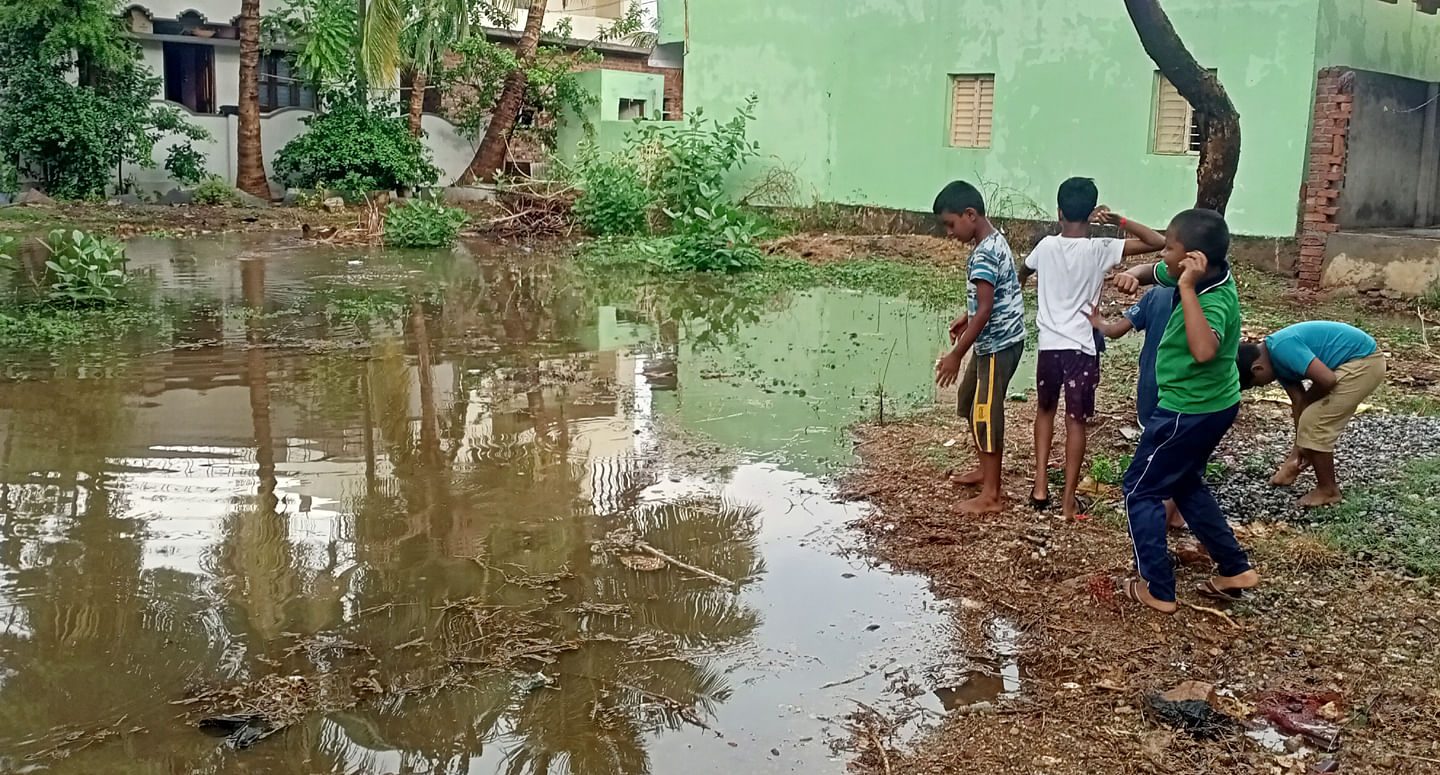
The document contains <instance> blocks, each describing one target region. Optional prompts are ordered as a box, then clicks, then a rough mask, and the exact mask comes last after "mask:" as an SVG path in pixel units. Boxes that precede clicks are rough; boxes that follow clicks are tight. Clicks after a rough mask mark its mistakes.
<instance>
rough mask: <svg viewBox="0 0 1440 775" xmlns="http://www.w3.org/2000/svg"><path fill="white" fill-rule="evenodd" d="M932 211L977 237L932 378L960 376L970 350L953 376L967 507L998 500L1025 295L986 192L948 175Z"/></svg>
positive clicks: (950, 228)
mask: <svg viewBox="0 0 1440 775" xmlns="http://www.w3.org/2000/svg"><path fill="white" fill-rule="evenodd" d="M935 215H936V216H938V217H939V218H940V221H941V222H942V223H943V224H944V225H945V230H946V232H947V233H948V234H949V235H950V237H952V238H953V239H957V240H960V241H961V242H964V243H976V245H975V249H974V251H972V252H971V254H970V265H969V270H968V271H969V280H970V283H969V291H968V294H967V299H966V313H965V314H963V315H961V316H960V317H959V318H957V319H956V320H955V322H954V323H952V324H950V341H951V342H952V343H953V344H954V347H953V349H951V350H950V352H948V353H946V354H945V356H944V357H943V358H941V359H940V360H939V362H937V363H936V364H935V382H936V384H938V385H940V387H950V386H951V385H953V384H955V380H956V379H958V378H959V374H960V364H961V363H962V362H963V361H964V359H965V353H966V352H967V351H968V350H970V348H971V347H974V348H975V357H973V358H971V359H970V366H969V368H968V369H966V371H965V377H964V379H963V380H962V381H961V383H960V391H959V392H960V396H959V402H960V407H959V409H960V412H961V414H963V415H964V416H965V417H966V418H967V419H968V420H969V422H970V428H971V431H972V432H973V434H974V436H975V450H976V453H977V454H978V455H979V458H980V466H979V468H978V470H976V471H972V472H970V473H968V474H965V475H964V476H962V477H961V478H960V479H959V480H958V482H959V483H960V484H969V485H974V484H978V485H980V494H979V495H977V496H975V497H974V498H971V499H970V500H967V501H965V502H964V503H962V504H960V509H961V510H962V511H964V512H966V513H969V514H987V513H993V512H997V511H1002V510H1003V509H1004V508H1005V503H1004V499H1003V496H1002V495H1001V492H1000V475H1001V466H1000V463H1001V458H1002V456H1003V454H1004V451H1005V398H1006V395H1007V394H1008V392H1009V388H1010V378H1011V377H1013V376H1015V369H1016V368H1017V367H1018V366H1019V365H1020V355H1021V354H1022V353H1023V352H1024V351H1025V299H1024V297H1023V296H1022V295H1021V293H1020V280H1019V277H1018V276H1017V275H1016V272H1015V255H1014V254H1013V253H1011V252H1010V244H1009V243H1008V242H1006V241H1005V235H1003V234H1001V233H1000V231H999V230H998V229H996V228H995V226H994V225H993V224H991V223H990V219H988V218H986V217H985V199H984V198H983V197H982V196H981V195H980V192H979V191H978V190H977V189H976V188H975V187H974V186H972V185H970V184H969V183H965V182H963V181H955V182H954V183H951V184H950V185H948V186H946V187H945V188H944V190H942V191H941V192H940V195H939V196H938V197H936V198H935Z"/></svg>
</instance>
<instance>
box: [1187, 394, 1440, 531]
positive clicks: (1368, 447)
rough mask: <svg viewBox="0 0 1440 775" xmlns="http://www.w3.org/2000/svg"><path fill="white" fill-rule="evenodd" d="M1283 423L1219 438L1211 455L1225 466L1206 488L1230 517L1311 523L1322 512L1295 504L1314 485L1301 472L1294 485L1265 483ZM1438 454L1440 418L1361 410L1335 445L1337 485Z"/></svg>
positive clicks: (1282, 441)
mask: <svg viewBox="0 0 1440 775" xmlns="http://www.w3.org/2000/svg"><path fill="white" fill-rule="evenodd" d="M1292 442H1293V436H1292V434H1291V432H1290V429H1289V428H1288V427H1283V428H1280V429H1279V432H1275V433H1253V432H1242V429H1236V430H1235V431H1232V432H1231V434H1230V435H1229V436H1227V437H1226V439H1225V441H1224V442H1222V443H1221V446H1220V450H1219V451H1218V452H1217V453H1216V460H1218V461H1219V462H1221V463H1223V464H1224V465H1225V466H1226V467H1227V469H1228V470H1227V471H1226V472H1225V473H1223V474H1221V475H1220V476H1219V478H1218V479H1212V481H1211V484H1210V486H1211V489H1212V490H1213V491H1214V493H1215V498H1216V500H1218V501H1219V502H1220V507H1221V508H1222V509H1223V510H1224V512H1225V515H1226V516H1227V517H1229V518H1230V519H1231V520H1232V521H1235V522H1251V521H1285V522H1293V523H1300V524H1311V523H1314V522H1316V521H1317V517H1318V516H1319V515H1320V514H1323V511H1322V512H1318V513H1317V512H1312V511H1308V510H1305V509H1301V508H1299V507H1297V506H1296V505H1295V500H1296V499H1297V498H1299V497H1300V496H1301V495H1304V494H1305V493H1307V492H1309V491H1310V489H1311V488H1312V487H1314V486H1315V476H1314V475H1313V474H1311V473H1309V472H1307V473H1305V474H1303V475H1301V477H1300V480H1299V481H1298V482H1296V483H1295V486H1294V487H1288V488H1287V487H1271V486H1270V477H1271V476H1273V475H1274V473H1275V469H1276V468H1277V467H1279V465H1280V462H1281V461H1282V460H1283V459H1284V457H1285V455H1286V454H1287V453H1288V452H1289V450H1290V445H1291V444H1292ZM1427 457H1440V417H1419V416H1416V415H1404V414H1381V413H1366V414H1362V415H1359V416H1357V417H1356V418H1355V419H1354V420H1352V421H1351V423H1350V426H1349V427H1348V428H1347V429H1346V431H1345V435H1344V436H1342V437H1341V438H1340V445H1339V446H1338V447H1337V448H1336V450H1335V468H1336V476H1337V478H1339V480H1340V486H1341V487H1343V488H1345V489H1346V490H1352V489H1354V488H1355V487H1357V486H1358V485H1362V484H1366V483H1374V482H1380V481H1385V480H1386V479H1388V478H1390V477H1392V476H1393V475H1394V474H1395V473H1396V471H1398V470H1399V469H1400V468H1401V467H1403V466H1404V465H1405V464H1407V463H1410V462H1413V461H1415V460H1420V459H1423V458H1427Z"/></svg>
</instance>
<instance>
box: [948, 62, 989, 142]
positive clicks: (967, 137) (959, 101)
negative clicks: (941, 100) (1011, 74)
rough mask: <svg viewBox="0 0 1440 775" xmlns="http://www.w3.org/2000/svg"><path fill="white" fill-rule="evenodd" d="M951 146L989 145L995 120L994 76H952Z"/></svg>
mask: <svg viewBox="0 0 1440 775" xmlns="http://www.w3.org/2000/svg"><path fill="white" fill-rule="evenodd" d="M951 82H952V90H953V91H952V93H951V99H950V145H951V146H953V147H956V148H989V147H990V141H991V135H992V132H993V128H994V122H995V76H993V75H956V76H951Z"/></svg>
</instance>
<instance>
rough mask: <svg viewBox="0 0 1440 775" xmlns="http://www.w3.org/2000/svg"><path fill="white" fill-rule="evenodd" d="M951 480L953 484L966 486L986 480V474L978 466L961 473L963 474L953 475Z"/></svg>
mask: <svg viewBox="0 0 1440 775" xmlns="http://www.w3.org/2000/svg"><path fill="white" fill-rule="evenodd" d="M950 481H951V482H952V483H953V484H963V485H966V486H973V485H977V484H980V483H981V482H983V481H985V475H984V474H982V473H980V469H978V468H977V469H975V470H973V471H966V472H965V473H963V474H961V475H959V476H952V477H950Z"/></svg>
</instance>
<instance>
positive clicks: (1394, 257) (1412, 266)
mask: <svg viewBox="0 0 1440 775" xmlns="http://www.w3.org/2000/svg"><path fill="white" fill-rule="evenodd" d="M1437 281H1440V233H1437V232H1431V231H1416V232H1413V233H1404V232H1400V233H1396V232H1389V233H1375V232H1343V231H1342V232H1336V233H1334V234H1332V235H1330V240H1329V242H1328V243H1326V246H1325V263H1324V265H1323V268H1322V269H1321V272H1320V285H1321V286H1322V287H1325V288H1349V289H1352V290H1356V291H1360V292H1372V293H1381V294H1383V295H1385V296H1391V297H1394V298H1400V297H1414V296H1420V295H1423V294H1424V293H1426V292H1427V291H1429V290H1430V288H1431V287H1432V286H1434V285H1435V283H1436V282H1437Z"/></svg>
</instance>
